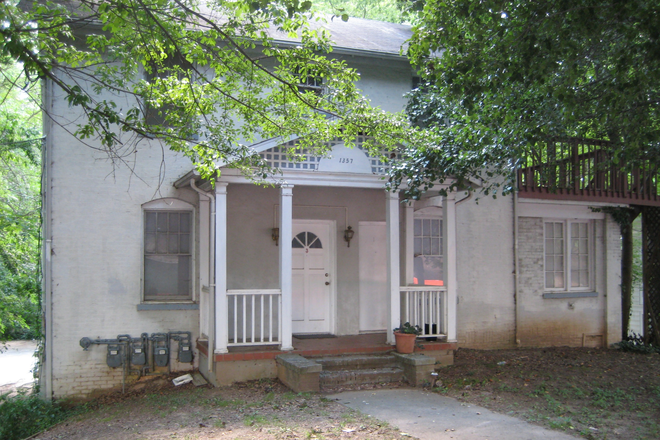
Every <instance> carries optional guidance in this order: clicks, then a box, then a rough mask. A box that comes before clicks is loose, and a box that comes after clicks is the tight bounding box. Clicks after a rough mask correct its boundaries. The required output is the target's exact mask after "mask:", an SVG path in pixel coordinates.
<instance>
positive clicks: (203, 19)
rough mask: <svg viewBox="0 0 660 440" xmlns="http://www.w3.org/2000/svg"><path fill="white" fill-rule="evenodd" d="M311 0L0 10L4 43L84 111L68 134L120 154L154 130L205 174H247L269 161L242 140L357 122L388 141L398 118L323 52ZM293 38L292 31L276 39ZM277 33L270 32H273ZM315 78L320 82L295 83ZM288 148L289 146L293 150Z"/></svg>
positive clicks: (323, 131) (327, 46) (111, 0)
mask: <svg viewBox="0 0 660 440" xmlns="http://www.w3.org/2000/svg"><path fill="white" fill-rule="evenodd" d="M310 7H311V3H310V2H308V1H305V2H299V1H298V0H279V1H276V2H268V1H265V0H261V1H257V2H253V1H252V2H250V1H215V2H213V1H212V2H208V3H205V2H200V1H198V0H144V1H140V2H129V1H126V0H103V1H100V0H99V1H96V0H82V1H76V2H72V3H66V2H48V1H46V2H38V3H35V4H34V6H33V7H32V8H30V9H21V8H19V7H18V6H17V5H15V4H14V3H11V2H9V3H8V2H4V3H3V6H2V9H1V11H2V12H0V22H4V23H5V24H6V25H5V26H4V27H2V28H0V32H1V33H3V36H4V42H3V45H2V46H0V50H1V51H2V53H3V54H8V55H9V56H11V57H13V58H15V59H18V60H19V61H21V62H22V63H23V65H24V68H25V72H26V74H27V76H28V78H30V79H33V80H34V79H37V78H48V79H50V80H51V81H52V82H53V83H54V84H55V86H56V87H59V88H60V89H61V90H63V91H64V92H65V94H66V99H67V100H68V102H69V104H70V106H72V107H76V108H78V109H80V111H81V112H82V113H83V114H84V116H85V118H83V122H81V123H80V124H79V125H78V126H77V128H76V129H75V130H74V134H75V135H76V136H77V137H78V138H79V139H82V140H83V141H86V142H89V143H90V145H94V146H95V145H98V141H100V143H101V145H102V148H103V149H104V150H105V151H106V152H107V154H108V156H109V157H110V158H111V159H112V160H113V161H115V163H117V164H121V163H122V162H123V161H125V160H126V158H127V157H130V155H131V153H132V151H133V147H134V145H135V140H136V139H139V138H144V137H156V138H160V139H162V140H164V141H165V142H166V143H167V145H168V146H169V148H170V149H172V150H174V151H178V152H181V153H183V154H185V155H186V156H187V157H189V158H190V159H191V161H192V162H193V163H194V164H195V166H196V167H197V169H198V170H199V171H200V172H201V174H202V175H203V176H204V177H210V176H211V175H213V174H214V173H216V172H217V169H218V164H219V163H232V165H233V166H235V167H238V168H241V169H242V170H243V171H244V172H245V173H248V174H252V172H253V170H254V169H255V167H256V169H258V172H257V173H256V174H257V176H258V177H263V176H265V175H266V174H267V172H268V169H267V165H266V164H265V163H263V162H262V161H261V160H260V159H259V157H258V155H255V154H254V153H253V151H252V150H251V149H250V148H249V147H248V146H249V145H250V144H251V143H253V142H255V141H259V140H261V139H269V138H279V139H282V141H283V142H286V141H287V140H289V139H291V138H293V137H298V136H300V138H301V141H300V142H299V143H298V146H297V147H298V148H299V149H302V148H317V149H318V148H319V146H322V145H324V142H326V141H328V140H330V139H334V138H340V139H343V140H345V141H346V142H347V143H348V144H349V145H350V144H351V142H352V141H353V140H354V138H355V136H357V134H358V133H360V134H367V135H371V136H373V137H374V145H375V144H376V143H378V144H379V145H380V146H384V147H390V148H393V147H394V146H395V145H396V142H397V140H398V139H400V135H401V132H402V129H403V127H405V118H404V117H403V116H401V115H398V116H392V115H388V114H386V113H385V112H382V111H380V110H377V109H373V108H371V107H370V106H369V103H368V102H367V101H366V100H365V99H364V98H363V97H362V95H361V93H360V91H359V90H358V89H357V87H356V85H355V81H356V80H357V79H358V74H357V72H355V71H354V70H352V69H350V68H348V67H347V65H346V63H345V62H343V61H340V60H337V59H333V58H332V57H331V56H329V54H330V52H331V51H332V47H331V43H330V40H329V36H328V35H327V34H326V33H325V32H324V31H323V30H322V29H320V28H319V27H318V26H317V25H316V23H315V22H313V21H312V22H311V23H310V17H309V15H308V14H307V13H306V11H308V10H309V8H310ZM293 37H295V38H296V39H297V40H298V42H296V43H293V44H286V43H281V42H280V41H277V40H281V39H283V38H284V39H286V38H289V39H291V38H293ZM276 38H277V40H276ZM310 78H314V79H321V80H322V81H323V84H324V89H325V93H323V94H322V95H317V94H314V93H309V92H303V91H300V90H299V89H298V87H297V84H298V83H300V82H303V83H304V82H305V81H307V80H308V79H310ZM148 115H153V116H154V117H146V116H148ZM293 153H295V152H293Z"/></svg>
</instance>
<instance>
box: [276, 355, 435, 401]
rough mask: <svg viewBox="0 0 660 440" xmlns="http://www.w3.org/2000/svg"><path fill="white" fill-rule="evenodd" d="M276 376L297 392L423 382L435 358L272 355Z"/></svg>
mask: <svg viewBox="0 0 660 440" xmlns="http://www.w3.org/2000/svg"><path fill="white" fill-rule="evenodd" d="M275 360H276V362H277V377H278V378H279V379H280V380H281V381H282V383H284V384H285V385H286V386H288V387H289V388H291V389H292V390H293V391H295V392H297V393H301V392H319V391H323V392H336V391H339V390H341V389H356V388H357V389H364V388H374V387H381V386H385V387H387V386H389V387H395V386H398V385H399V384H402V383H408V384H409V385H411V386H424V385H426V384H430V383H431V381H432V380H433V376H432V373H433V371H434V368H435V362H436V360H435V358H433V357H430V356H426V355H424V354H419V353H418V354H398V353H388V354H360V355H358V354H351V355H343V356H338V355H333V356H306V357H303V356H300V355H298V354H291V353H289V354H282V355H279V356H277V358H275Z"/></svg>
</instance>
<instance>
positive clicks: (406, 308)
mask: <svg viewBox="0 0 660 440" xmlns="http://www.w3.org/2000/svg"><path fill="white" fill-rule="evenodd" d="M400 292H401V306H402V307H401V315H402V318H401V321H402V322H409V323H410V324H412V325H418V326H419V327H420V328H421V329H422V334H421V335H420V336H421V337H446V336H447V289H446V288H445V287H433V286H406V287H401V289H400Z"/></svg>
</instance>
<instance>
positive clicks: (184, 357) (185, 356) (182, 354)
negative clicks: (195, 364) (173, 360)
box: [179, 341, 193, 363]
mask: <svg viewBox="0 0 660 440" xmlns="http://www.w3.org/2000/svg"><path fill="white" fill-rule="evenodd" d="M192 361H193V353H192V346H191V344H190V343H189V342H183V341H182V342H179V362H184V363H186V362H187V363H190V362H192Z"/></svg>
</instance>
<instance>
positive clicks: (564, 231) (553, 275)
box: [544, 221, 592, 291]
mask: <svg viewBox="0 0 660 440" xmlns="http://www.w3.org/2000/svg"><path fill="white" fill-rule="evenodd" d="M591 229H592V224H591V223H590V222H586V221H583V222H577V221H548V222H545V224H544V239H545V243H544V247H545V251H544V254H545V255H544V269H545V288H546V289H549V290H566V291H571V290H588V289H590V288H592V283H591V278H592V277H591V260H592V250H591V248H592V246H591V234H592V232H591Z"/></svg>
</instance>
